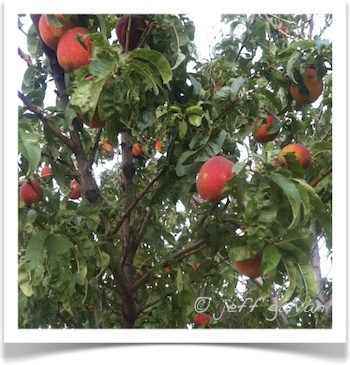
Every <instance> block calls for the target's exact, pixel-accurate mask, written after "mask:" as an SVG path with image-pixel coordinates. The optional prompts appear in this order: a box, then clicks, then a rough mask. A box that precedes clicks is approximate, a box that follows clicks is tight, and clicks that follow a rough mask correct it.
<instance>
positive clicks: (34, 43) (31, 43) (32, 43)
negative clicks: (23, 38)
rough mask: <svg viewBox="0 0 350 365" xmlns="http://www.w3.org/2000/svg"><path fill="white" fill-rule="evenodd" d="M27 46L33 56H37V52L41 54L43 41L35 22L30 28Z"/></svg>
mask: <svg viewBox="0 0 350 365" xmlns="http://www.w3.org/2000/svg"><path fill="white" fill-rule="evenodd" d="M27 48H28V52H29V53H30V55H31V56H33V57H36V56H37V54H38V55H39V54H40V53H42V48H41V42H40V39H39V35H38V32H37V30H36V27H35V25H34V24H32V25H31V26H30V27H29V29H28V35H27Z"/></svg>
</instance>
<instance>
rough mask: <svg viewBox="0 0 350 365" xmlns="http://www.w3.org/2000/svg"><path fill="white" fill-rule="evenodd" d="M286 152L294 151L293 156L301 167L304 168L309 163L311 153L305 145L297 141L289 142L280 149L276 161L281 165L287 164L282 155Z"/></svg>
mask: <svg viewBox="0 0 350 365" xmlns="http://www.w3.org/2000/svg"><path fill="white" fill-rule="evenodd" d="M287 153H294V154H295V158H296V159H297V160H298V161H299V162H300V164H301V166H302V168H303V169H306V168H307V167H308V166H310V164H311V159H312V157H311V153H310V151H309V150H308V148H307V147H305V146H304V145H302V144H299V143H291V144H289V145H287V146H285V147H283V148H282V150H281V156H279V158H278V163H279V165H280V166H281V167H285V166H286V165H287V161H286V159H285V158H284V156H283V155H285V154H287Z"/></svg>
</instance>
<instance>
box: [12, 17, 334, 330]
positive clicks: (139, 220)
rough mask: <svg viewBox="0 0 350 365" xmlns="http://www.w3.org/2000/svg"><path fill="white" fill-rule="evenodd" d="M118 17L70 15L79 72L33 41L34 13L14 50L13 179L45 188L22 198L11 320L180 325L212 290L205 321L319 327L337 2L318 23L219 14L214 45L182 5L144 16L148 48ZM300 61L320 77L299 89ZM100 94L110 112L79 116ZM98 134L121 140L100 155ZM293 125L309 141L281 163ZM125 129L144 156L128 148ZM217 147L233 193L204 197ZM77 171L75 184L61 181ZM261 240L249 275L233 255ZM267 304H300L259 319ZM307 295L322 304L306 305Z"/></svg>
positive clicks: (323, 313) (324, 299) (91, 109)
mask: <svg viewBox="0 0 350 365" xmlns="http://www.w3.org/2000/svg"><path fill="white" fill-rule="evenodd" d="M120 17H121V15H114V14H110V15H99V14H88V15H79V17H78V19H79V22H80V24H82V25H84V26H86V27H88V29H89V30H90V31H91V32H92V34H91V38H92V39H93V57H92V61H91V62H90V64H89V65H88V66H84V67H82V68H80V69H78V70H77V71H75V72H74V74H68V73H65V72H64V71H63V70H62V69H61V68H60V66H59V65H58V64H57V60H56V54H55V52H54V51H53V50H51V49H49V48H48V47H47V46H45V44H44V43H43V42H42V41H41V39H40V37H39V35H38V31H37V24H38V15H32V16H31V19H32V22H33V25H32V26H31V27H30V29H29V31H28V34H27V40H28V51H29V53H30V54H29V55H25V54H23V52H22V53H21V52H19V53H20V55H21V57H22V58H23V60H24V61H25V62H27V65H28V67H27V70H26V71H25V73H24V75H23V83H22V88H21V90H20V91H19V97H20V99H21V103H20V106H19V109H18V123H19V135H18V151H19V159H18V161H19V169H18V177H19V186H20V185H21V184H23V183H24V182H25V181H27V180H35V179H38V180H40V182H41V184H42V187H43V190H44V195H43V198H42V200H41V201H40V202H39V203H37V204H33V205H32V206H26V205H25V204H23V202H21V201H20V203H19V207H18V209H19V210H18V219H19V231H18V245H19V247H18V260H19V266H18V269H19V277H18V279H19V303H18V316H19V327H21V328H39V327H40V328H48V327H50V328H66V327H68V328H120V327H134V328H186V327H187V326H189V325H192V326H193V318H194V316H195V313H196V307H195V304H196V300H197V299H198V298H199V297H206V298H211V301H210V306H209V308H208V309H207V311H206V313H207V314H209V315H211V316H213V317H216V318H217V317H219V315H218V314H219V313H222V312H223V315H222V316H221V317H220V318H217V319H215V318H214V319H213V320H212V321H211V323H210V325H209V327H211V328H276V327H288V328H299V327H304V328H316V327H318V328H329V327H330V326H331V298H332V282H331V280H328V279H326V278H323V277H322V276H321V272H320V267H319V264H320V260H319V259H320V258H319V252H318V251H319V247H320V245H326V247H327V250H328V252H329V255H330V256H331V254H332V233H331V232H332V224H331V222H332V174H331V168H332V122H331V120H332V43H331V42H330V41H329V40H327V39H324V38H323V32H324V30H325V29H326V28H327V27H329V26H330V25H331V22H332V19H331V17H330V16H329V15H325V16H324V18H323V23H322V24H321V28H320V29H321V30H320V31H316V26H315V16H314V15H305V14H301V15H293V16H291V15H288V14H278V15H271V14H253V15H245V14H240V15H223V16H222V22H224V23H227V24H228V25H229V33H228V34H224V35H223V37H222V40H221V41H220V42H219V43H218V44H217V45H216V46H215V48H214V50H213V55H212V59H210V60H199V59H197V57H196V46H195V44H194V43H193V40H194V34H195V24H194V23H193V22H192V21H191V19H189V18H188V17H187V16H186V15H170V14H153V15H143V16H142V17H143V18H144V19H145V20H147V21H148V27H147V29H146V31H145V37H144V38H143V41H142V44H141V47H139V48H137V49H135V50H133V51H131V52H122V48H121V46H120V44H119V42H118V40H117V39H116V36H115V33H114V32H113V30H114V27H115V24H116V22H117V21H118V19H119V18H120ZM18 19H19V28H21V26H22V23H21V21H22V15H19V18H18ZM281 26H286V27H287V29H285V28H281ZM282 29H284V30H282ZM310 64H312V65H314V66H315V67H316V70H317V72H318V74H319V76H320V77H322V78H323V81H324V90H323V94H322V96H321V98H320V99H319V100H318V101H317V103H314V104H313V105H304V106H300V105H298V104H296V103H295V101H293V99H292V98H291V95H290V93H289V86H290V84H291V82H292V81H293V80H295V79H296V78H298V77H299V78H300V77H302V76H303V75H305V70H306V67H307V65H310ZM87 76H93V77H89V78H87ZM52 84H53V88H54V89H55V91H56V100H55V101H54V102H51V99H50V98H48V97H47V96H48V95H47V94H48V93H49V90H48V86H49V85H52ZM96 107H97V108H98V112H99V115H100V117H101V119H107V120H108V122H107V124H106V127H105V128H103V129H94V128H89V127H88V126H87V125H86V124H84V123H82V122H81V119H80V118H78V117H77V113H80V115H82V117H83V118H84V119H85V120H91V118H92V116H93V115H94V113H95V110H96ZM267 112H270V113H272V114H273V115H275V116H276V117H277V119H278V121H279V123H278V124H277V126H276V127H275V128H277V129H278V128H279V129H280V133H279V136H278V138H277V139H276V140H275V141H273V142H269V143H267V144H260V143H257V142H256V141H255V140H254V138H253V137H252V126H253V123H254V121H255V119H256V118H261V119H264V118H266V113H267ZM271 132H272V131H271ZM157 139H160V140H161V141H162V142H163V144H164V151H163V153H159V152H157V151H156V148H155V143H156V140H157ZM105 141H108V142H109V143H111V144H112V145H113V147H114V150H115V155H114V158H113V161H112V162H111V161H109V162H108V163H107V161H106V159H105V158H103V156H102V155H101V152H100V149H99V147H100V146H101V144H103V143H104V142H105ZM291 142H298V143H301V144H304V145H306V146H307V147H308V148H309V150H310V152H311V154H312V165H311V166H310V167H309V168H307V169H306V170H305V171H304V170H303V169H301V167H300V165H299V163H298V162H297V161H296V160H295V158H294V157H288V158H287V160H288V169H285V168H280V167H279V166H278V164H276V158H277V157H278V155H279V153H280V150H281V149H282V148H283V146H285V145H287V144H289V143H291ZM134 143H140V144H142V147H143V151H144V154H143V157H142V158H134V157H133V156H132V154H131V147H132V145H133V144H134ZM218 154H221V155H224V156H226V157H227V158H229V159H230V160H232V161H233V162H234V163H235V167H234V173H235V177H234V178H233V179H232V180H231V181H229V182H228V183H227V185H226V187H225V189H227V190H228V192H229V197H228V198H226V199H224V200H223V201H222V202H220V203H219V204H210V203H207V202H203V201H202V200H201V199H200V197H199V196H198V194H197V193H196V187H195V181H196V175H197V173H198V171H199V169H200V167H201V166H202V164H203V163H204V162H205V161H206V160H207V159H208V158H210V157H212V156H215V155H218ZM44 165H49V166H51V168H52V176H51V178H50V179H48V180H47V179H43V178H42V177H41V176H40V171H41V168H42V167H43V166H44ZM73 179H74V180H77V181H78V182H79V183H80V186H81V190H82V198H81V199H79V200H72V199H69V198H68V195H69V192H70V182H71V181H72V180H73ZM255 254H257V255H258V256H260V257H261V260H262V276H261V278H259V279H255V280H248V278H247V277H243V276H241V275H239V273H238V272H237V271H236V270H235V268H234V265H233V263H234V261H239V260H243V259H245V258H248V257H249V256H250V255H255ZM196 263H199V264H200V265H199V266H198V265H197V266H195V264H196ZM259 298H260V299H261V301H260V302H259V304H258V306H257V307H256V308H254V310H251V308H249V305H252V304H253V303H254V302H255V301H256V300H258V299H259ZM245 299H246V302H245ZM250 299H251V300H250ZM244 303H245V304H246V307H244V306H242V309H241V310H240V311H232V312H230V310H229V308H233V307H232V306H233V305H236V306H239V305H242V304H244ZM273 303H275V304H276V303H277V304H278V306H281V305H282V304H286V303H289V304H290V306H291V307H292V311H291V312H290V313H289V314H288V315H286V314H285V313H283V312H282V313H279V314H278V316H276V318H275V319H274V320H272V321H268V320H267V319H266V317H268V318H271V317H273V315H272V314H273V313H272V312H271V311H269V308H270V309H271V305H272V304H273ZM291 303H292V304H293V305H291ZM301 304H303V305H301ZM308 305H309V306H308ZM317 305H324V306H325V307H324V310H314V311H311V309H315V308H316V307H317ZM230 306H231V307H230ZM297 307H300V310H299V311H298V310H297V309H296V308H297ZM223 308H226V310H224V311H223ZM305 308H306V309H307V310H305ZM197 309H198V308H197Z"/></svg>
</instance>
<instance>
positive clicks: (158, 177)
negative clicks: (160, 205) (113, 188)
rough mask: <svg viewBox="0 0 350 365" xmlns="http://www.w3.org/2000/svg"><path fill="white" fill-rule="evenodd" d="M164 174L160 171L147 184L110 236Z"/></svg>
mask: <svg viewBox="0 0 350 365" xmlns="http://www.w3.org/2000/svg"><path fill="white" fill-rule="evenodd" d="M163 174H164V170H162V171H160V172H159V173H158V174H157V175H156V176H155V177H154V178H153V179H152V180H151V181H150V182H149V183H148V184H147V186H146V187H145V188H144V189H143V190H142V191H141V193H140V194H139V196H138V197H136V198H135V200H134V201H133V202H132V203H131V204H130V205H129V207H128V208H127V209H126V211H125V213H124V214H123V215H122V216H121V217H120V219H119V220H118V222H117V225H116V226H115V227H114V229H113V231H111V232H110V233H109V236H113V235H115V234H116V233H117V232H118V231H119V229H120V227H121V226H122V224H123V222H124V221H125V219H126V218H127V217H128V216H129V214H130V213H131V211H132V210H133V209H134V208H135V207H136V205H137V204H138V202H139V201H140V200H141V199H142V198H143V197H144V196H145V195H146V194H147V193H148V191H149V190H150V189H151V187H152V186H153V185H154V183H155V182H157V181H158V180H159V179H160V178H161V176H162V175H163Z"/></svg>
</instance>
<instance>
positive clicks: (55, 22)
mask: <svg viewBox="0 0 350 365" xmlns="http://www.w3.org/2000/svg"><path fill="white" fill-rule="evenodd" d="M47 19H48V21H49V23H50V25H52V26H54V27H57V28H62V27H63V24H62V23H61V22H60V21H59V20H58V19H57V18H56V15H55V14H47Z"/></svg>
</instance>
